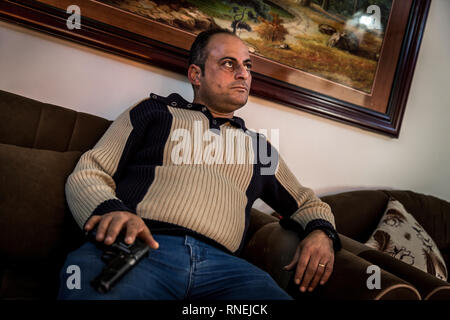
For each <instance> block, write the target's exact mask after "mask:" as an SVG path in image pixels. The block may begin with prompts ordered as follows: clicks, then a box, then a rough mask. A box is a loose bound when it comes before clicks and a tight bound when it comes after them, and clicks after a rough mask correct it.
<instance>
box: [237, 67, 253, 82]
mask: <svg viewBox="0 0 450 320" xmlns="http://www.w3.org/2000/svg"><path fill="white" fill-rule="evenodd" d="M249 77H250V70H248V69H247V68H246V66H244V65H243V64H240V65H239V67H238V68H236V73H235V78H236V79H244V80H247V79H248V78H249Z"/></svg>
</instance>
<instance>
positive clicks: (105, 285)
mask: <svg viewBox="0 0 450 320" xmlns="http://www.w3.org/2000/svg"><path fill="white" fill-rule="evenodd" d="M96 234H97V228H94V229H93V230H91V231H89V232H88V233H87V234H86V236H87V239H88V240H89V241H91V242H93V243H95V244H96V245H97V247H99V248H100V249H102V250H103V254H102V257H101V258H102V261H103V262H105V263H106V266H105V267H104V268H103V270H102V272H101V273H100V274H99V275H98V276H97V277H96V278H95V279H94V280H92V281H91V285H92V286H93V287H94V288H95V289H96V290H97V291H98V292H101V293H106V292H108V291H110V290H111V288H112V287H113V286H114V285H115V284H116V283H117V281H118V280H119V279H120V278H121V277H122V276H123V275H124V274H125V273H127V272H128V271H129V270H130V269H131V268H132V267H133V266H134V265H135V264H136V263H138V262H139V260H141V259H142V258H143V257H144V256H146V255H148V252H149V250H150V247H149V246H148V245H147V244H146V243H144V242H142V241H141V240H139V239H137V238H136V240H135V241H134V243H132V244H127V243H125V238H124V235H123V233H120V234H119V235H118V236H117V238H116V241H114V243H113V244H111V245H106V244H104V243H103V242H99V241H97V240H95V237H96Z"/></svg>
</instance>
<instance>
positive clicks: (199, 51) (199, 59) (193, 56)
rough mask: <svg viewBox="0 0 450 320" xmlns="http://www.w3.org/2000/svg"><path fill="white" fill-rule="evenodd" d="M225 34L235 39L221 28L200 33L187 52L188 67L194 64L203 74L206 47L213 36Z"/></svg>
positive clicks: (206, 53)
mask: <svg viewBox="0 0 450 320" xmlns="http://www.w3.org/2000/svg"><path fill="white" fill-rule="evenodd" d="M219 33H225V34H229V35H231V36H234V37H237V36H236V35H235V34H234V33H233V32H232V31H230V30H227V29H222V28H213V29H208V30H206V31H202V32H201V33H199V34H198V35H197V38H195V40H194V43H192V46H191V50H190V52H189V65H191V64H195V65H197V66H199V67H200V69H201V70H202V74H203V73H204V72H205V62H206V58H207V57H208V52H207V51H206V46H207V45H208V43H209V40H210V39H211V37H212V36H213V35H216V34H219Z"/></svg>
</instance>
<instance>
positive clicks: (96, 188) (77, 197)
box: [65, 103, 139, 228]
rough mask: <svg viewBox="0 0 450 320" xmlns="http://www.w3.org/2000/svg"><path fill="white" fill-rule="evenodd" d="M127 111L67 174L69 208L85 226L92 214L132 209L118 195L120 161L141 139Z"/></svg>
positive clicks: (126, 158)
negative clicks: (116, 175)
mask: <svg viewBox="0 0 450 320" xmlns="http://www.w3.org/2000/svg"><path fill="white" fill-rule="evenodd" d="M138 105H139V103H138V104H136V105H134V106H132V107H130V108H129V109H127V110H126V111H124V112H123V113H122V114H121V115H120V116H119V117H118V118H117V119H116V120H115V121H114V122H113V123H112V124H111V125H110V127H109V128H108V129H107V130H106V132H105V134H104V135H103V136H102V137H101V139H100V140H99V141H98V142H97V144H96V145H95V146H94V147H93V148H92V149H90V150H88V151H87V152H85V153H84V154H83V155H82V156H81V158H80V160H79V161H78V163H77V165H76V167H75V169H74V171H73V172H72V174H71V175H70V176H69V177H68V178H67V181H66V185H65V193H66V199H67V203H68V205H69V208H70V210H71V212H72V214H73V216H74V218H75V221H76V222H77V224H78V225H79V226H80V227H81V228H83V226H84V224H85V223H86V221H87V220H88V219H89V218H90V216H91V215H102V214H105V213H108V212H112V211H128V212H132V213H133V210H131V209H130V208H128V207H127V206H126V205H125V204H124V203H123V202H122V201H121V200H120V199H118V198H117V197H116V192H115V190H116V183H115V181H114V175H115V174H117V173H118V172H117V169H118V167H119V163H121V164H122V163H123V162H126V161H128V154H130V152H126V150H128V151H129V150H130V149H132V146H133V145H135V144H136V143H137V142H138V141H139V137H136V134H137V133H136V130H133V129H134V128H133V125H132V123H131V120H130V111H131V110H132V109H133V108H135V107H136V106H138Z"/></svg>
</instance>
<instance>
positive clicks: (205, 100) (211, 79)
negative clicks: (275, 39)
mask: <svg viewBox="0 0 450 320" xmlns="http://www.w3.org/2000/svg"><path fill="white" fill-rule="evenodd" d="M206 52H207V58H206V61H205V71H204V74H200V75H199V79H198V86H197V93H196V102H198V103H202V104H205V105H206V106H208V107H209V108H210V109H213V110H214V111H216V112H218V113H224V114H226V113H230V112H233V111H235V110H237V109H239V108H241V107H242V106H243V105H245V104H246V103H247V99H248V94H249V90H250V85H251V81H252V77H251V74H250V68H251V61H250V55H249V52H248V48H247V46H246V45H245V44H244V43H243V42H242V41H241V40H240V39H239V38H237V37H234V36H232V35H228V34H216V35H214V36H212V37H211V38H210V40H209V43H208V45H207V47H206Z"/></svg>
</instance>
